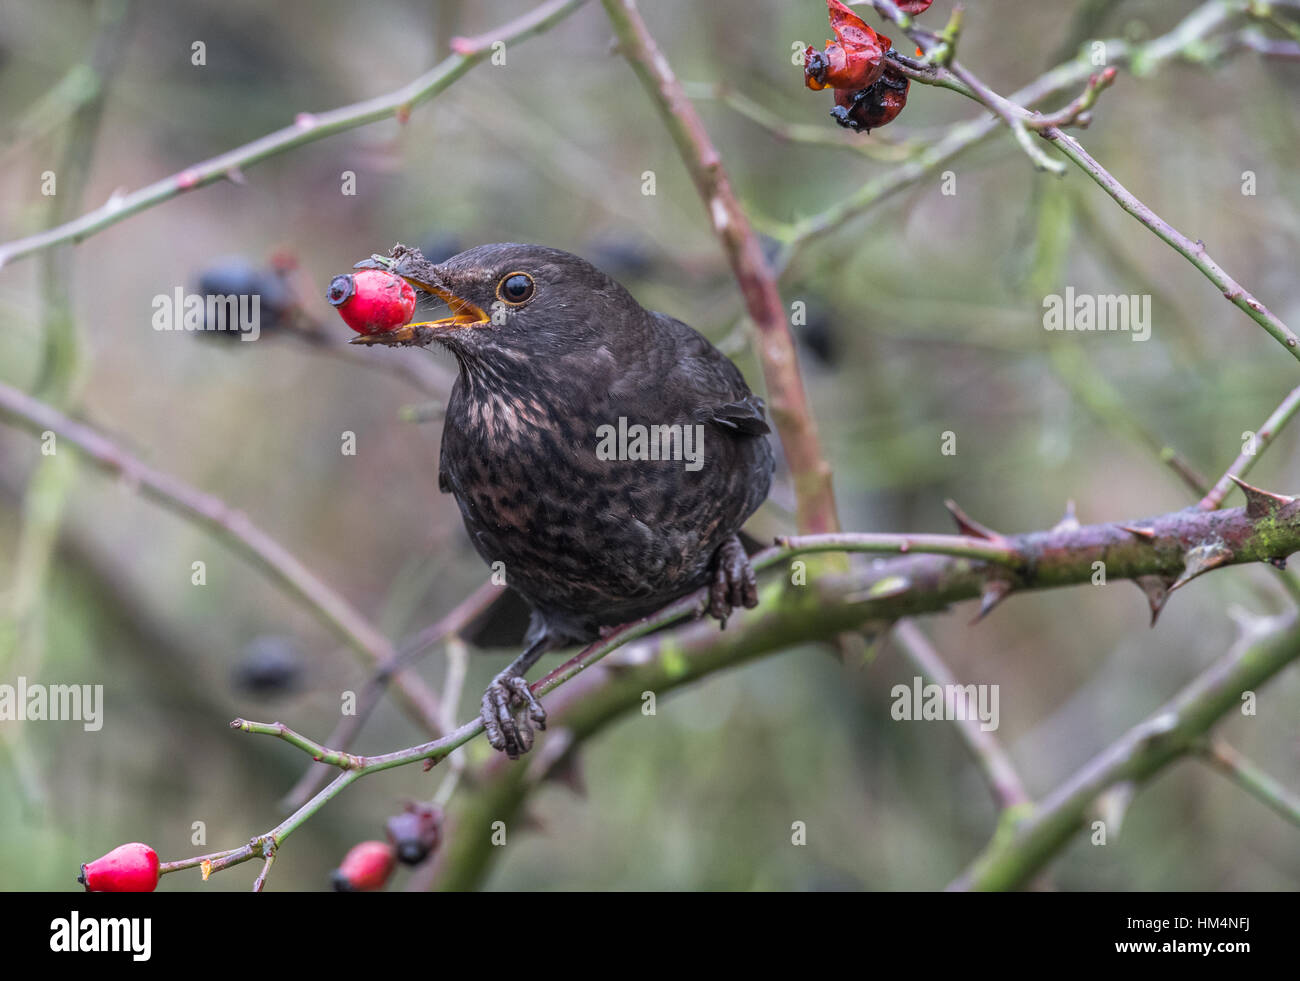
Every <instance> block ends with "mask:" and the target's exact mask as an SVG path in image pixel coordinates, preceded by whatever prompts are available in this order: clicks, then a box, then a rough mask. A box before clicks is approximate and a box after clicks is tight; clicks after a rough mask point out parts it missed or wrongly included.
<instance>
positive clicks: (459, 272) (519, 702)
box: [354, 244, 773, 759]
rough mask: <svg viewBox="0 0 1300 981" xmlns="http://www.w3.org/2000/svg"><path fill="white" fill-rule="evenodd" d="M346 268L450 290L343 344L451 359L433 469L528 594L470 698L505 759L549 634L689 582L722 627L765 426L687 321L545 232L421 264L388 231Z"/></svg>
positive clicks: (664, 595) (760, 483) (744, 585)
mask: <svg viewBox="0 0 1300 981" xmlns="http://www.w3.org/2000/svg"><path fill="white" fill-rule="evenodd" d="M357 267H358V268H379V269H388V270H389V271H391V272H392V273H394V274H396V275H398V276H400V277H401V278H403V279H405V280H406V281H407V282H408V283H409V284H410V285H411V286H413V287H415V288H416V289H417V290H422V291H424V292H425V293H428V294H432V295H433V296H435V297H438V298H440V299H441V300H443V301H444V302H445V303H446V304H447V306H448V308H449V312H450V315H449V316H447V317H445V318H443V319H441V320H434V321H428V322H423V323H417V324H407V325H405V326H402V327H400V328H398V329H397V330H394V331H389V332H385V333H375V334H370V335H366V336H362V337H358V338H356V339H354V343H362V344H382V345H398V346H412V345H414V346H422V347H423V346H429V345H430V344H439V345H441V346H442V347H445V348H446V349H447V350H449V351H450V352H451V353H452V354H453V355H455V357H456V360H457V362H458V363H459V367H460V373H459V377H458V378H457V380H456V383H455V386H454V387H453V389H452V392H451V397H450V400H449V401H448V404H447V412H446V422H445V428H444V430H443V435H442V454H441V459H440V462H439V466H438V486H439V487H440V489H442V490H443V491H445V492H449V493H451V494H452V495H453V496H454V497H455V498H456V503H457V504H458V505H459V506H460V511H461V515H462V517H463V518H464V521H465V528H466V530H467V531H468V532H469V537H470V540H471V541H472V542H473V543H474V547H475V549H477V550H478V553H479V555H481V556H482V557H483V558H484V559H485V560H486V561H487V562H488V563H489V564H494V563H498V562H499V563H503V568H504V571H505V575H506V579H507V581H508V583H509V584H510V585H511V586H513V587H514V588H515V589H516V590H517V591H518V592H519V593H520V594H521V595H522V596H523V597H524V598H525V599H526V600H527V601H528V603H529V605H530V606H531V608H532V617H531V621H530V625H529V631H528V636H527V639H526V649H525V650H524V652H523V654H522V655H520V656H519V657H518V658H517V659H516V660H515V661H514V662H513V663H512V664H511V665H510V666H509V667H508V668H506V670H505V671H503V672H501V674H499V675H498V676H497V677H496V678H495V679H494V680H493V682H492V684H491V685H490V686H489V687H488V689H487V691H486V692H485V693H484V696H483V703H482V713H483V723H484V727H485V729H486V731H487V735H488V739H489V741H490V742H491V744H492V745H493V746H494V747H495V748H496V749H498V750H502V751H504V752H505V753H507V754H508V755H509V756H510V757H511V758H512V759H514V758H517V757H518V756H519V755H520V754H521V753H525V752H527V751H528V749H529V748H530V747H531V746H532V743H533V730H532V725H531V724H530V723H535V724H536V725H537V726H538V727H539V728H543V729H544V728H545V723H546V713H545V710H544V709H543V708H542V706H541V704H540V703H539V702H538V700H537V698H536V697H535V696H534V695H533V693H532V692H531V691H530V690H529V687H528V683H527V682H526V681H525V680H524V675H525V673H526V672H527V671H528V669H529V668H530V667H531V666H532V665H533V664H534V663H535V662H536V661H537V659H538V658H539V657H540V656H541V655H542V654H543V653H545V652H546V651H547V650H550V649H552V648H555V647H560V646H564V645H566V644H570V643H579V644H585V643H589V642H591V641H593V640H595V639H597V638H598V637H599V636H600V634H601V632H602V630H603V629H605V628H609V627H613V626H616V625H619V624H623V623H627V622H629V621H631V620H635V619H637V618H639V617H642V616H645V615H647V614H650V613H653V612H655V611H656V610H658V609H660V608H661V607H663V606H665V605H666V604H668V603H669V602H671V601H672V600H674V599H677V598H678V597H681V596H683V595H685V594H686V593H688V592H691V591H693V590H695V589H698V588H700V587H702V586H709V587H710V593H709V604H708V611H709V613H710V614H711V615H712V616H714V617H717V618H718V619H719V620H721V621H722V622H723V625H724V626H725V624H726V618H727V616H728V615H729V614H730V613H731V611H732V609H733V608H735V607H740V606H745V607H752V606H754V605H756V604H757V602H758V595H757V587H756V582H755V578H754V572H753V569H752V568H751V567H750V564H749V560H748V558H747V557H746V555H745V550H744V548H743V547H742V545H741V543H740V540H739V539H738V537H737V532H738V531H739V529H740V526H741V524H742V523H743V522H744V521H745V519H746V518H748V517H749V515H750V514H752V513H753V512H754V510H755V509H756V508H757V507H758V506H759V504H761V503H762V502H763V500H764V498H766V497H767V493H768V488H769V486H770V484H771V479H772V467H773V456H772V449H771V446H770V445H769V443H768V440H767V433H768V431H769V430H768V425H767V422H766V420H765V419H764V406H763V401H762V399H759V398H757V397H756V396H754V395H753V394H752V393H751V392H750V390H749V388H748V386H747V385H746V384H745V380H744V378H743V377H742V376H741V373H740V371H739V370H738V369H737V368H736V366H735V365H734V364H732V363H731V361H729V360H728V359H727V357H726V356H725V355H723V354H722V353H721V352H720V351H718V350H717V348H715V347H714V346H713V345H712V344H710V343H709V342H708V341H707V340H706V339H705V338H704V337H703V336H701V335H700V334H699V333H697V332H696V331H695V330H693V329H692V328H691V327H688V326H687V325H686V324H684V323H682V322H681V321H679V320H674V319H673V318H672V317H668V316H665V315H664V314H661V313H652V312H650V311H648V310H645V309H644V308H642V307H641V305H640V304H638V303H637V301H636V300H635V299H633V298H632V296H631V294H630V293H628V292H627V290H625V289H624V288H623V287H622V286H620V285H619V284H618V283H617V282H615V281H614V280H613V279H611V278H610V277H609V276H607V275H605V274H604V273H602V272H601V271H600V270H599V269H597V268H595V267H594V266H592V265H591V264H589V263H587V262H586V261H584V260H583V259H580V258H578V257H577V256H574V255H570V254H569V253H567V252H561V251H559V250H558V249H549V248H543V247H541V246H537V245H515V244H498V245H483V246H479V247H478V248H474V249H470V250H469V251H467V252H462V253H460V254H459V255H456V256H453V257H451V258H450V259H447V260H446V261H445V262H442V263H439V264H436V265H435V264H433V263H430V262H429V261H428V260H427V259H426V258H425V257H424V256H423V255H422V254H421V253H420V252H419V251H418V250H415V249H408V248H406V247H404V246H400V245H399V246H396V247H395V248H394V249H393V251H392V252H391V254H390V255H389V256H388V257H379V256H375V257H372V258H371V259H369V260H366V261H364V262H361V263H358V264H357ZM494 567H495V566H494ZM497 568H500V567H497Z"/></svg>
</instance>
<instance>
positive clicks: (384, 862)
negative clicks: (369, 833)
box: [330, 841, 394, 892]
mask: <svg viewBox="0 0 1300 981" xmlns="http://www.w3.org/2000/svg"><path fill="white" fill-rule="evenodd" d="M393 858H394V856H393V846H392V845H390V844H389V843H388V842H386V841H362V842H359V843H358V844H355V845H353V846H352V847H351V848H350V849H348V853H347V854H346V855H344V856H343V861H342V862H340V863H339V867H338V868H337V869H335V870H334V871H333V873H331V875H330V878H331V880H332V881H333V883H334V888H335V889H336V890H337V891H339V892H371V891H373V890H375V889H382V888H383V887H384V883H385V882H387V881H388V877H389V876H390V875H392V874H393V864H394V862H393Z"/></svg>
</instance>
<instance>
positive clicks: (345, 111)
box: [0, 0, 585, 267]
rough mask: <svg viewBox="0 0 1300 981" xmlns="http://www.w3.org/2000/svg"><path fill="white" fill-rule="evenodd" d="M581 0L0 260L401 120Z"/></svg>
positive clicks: (555, 5)
mask: <svg viewBox="0 0 1300 981" xmlns="http://www.w3.org/2000/svg"><path fill="white" fill-rule="evenodd" d="M584 2H585V0H548V2H546V3H543V4H540V5H538V6H537V7H535V8H533V9H532V10H531V11H529V12H528V13H527V14H524V15H523V16H522V17H518V18H516V19H515V20H512V21H510V22H509V23H506V24H503V25H502V26H501V27H500V28H498V29H497V30H496V31H493V32H490V33H488V34H484V35H481V36H480V37H477V38H455V39H453V42H452V50H453V52H454V53H453V54H452V55H450V56H449V57H448V58H446V59H445V60H443V61H442V62H440V63H439V64H438V65H436V66H435V67H434V68H432V69H430V70H429V71H427V72H425V73H424V74H423V75H421V76H419V77H418V78H416V79H414V80H413V81H411V82H409V83H407V84H406V85H404V86H402V87H401V88H400V89H397V90H396V91H394V92H390V93H388V94H387V95H380V96H376V97H375V98H373V99H366V100H365V101H363V102H355V103H353V104H352V105H348V106H343V107H341V108H338V109H331V110H329V111H327V112H322V113H302V114H300V115H299V116H298V118H297V119H296V120H295V121H294V123H293V125H291V126H286V127H284V128H283V129H279V130H276V131H275V132H274V133H269V134H267V135H266V136H263V137H261V138H260V139H257V140H254V141H253V142H251V143H246V144H244V145H243V146H241V147H236V148H235V149H233V150H228V151H227V152H225V153H222V154H219V155H218V156H215V157H212V158H210V159H208V160H204V161H202V162H200V163H196V164H192V165H190V166H189V167H186V168H185V169H184V170H182V171H180V172H179V173H176V174H172V175H171V176H170V177H164V178H163V179H162V180H159V181H155V182H154V183H152V184H149V185H148V186H146V187H142V188H140V189H139V190H137V191H132V192H130V193H129V194H123V195H114V196H113V197H111V198H109V200H108V201H107V202H106V203H105V204H104V205H103V206H101V207H99V208H96V209H95V210H94V211H91V212H88V213H86V214H84V215H82V216H81V217H80V218H77V219H75V220H73V221H69V222H66V223H65V224H62V225H57V226H55V227H54V228H51V229H49V230H47V231H44V232H39V233H38V234H36V235H30V236H28V237H26V238H22V239H17V240H15V241H13V242H9V243H7V244H4V245H0V267H2V266H5V265H7V264H8V263H9V262H12V261H13V260H14V259H17V258H20V257H22V256H25V255H30V254H32V253H33V252H39V251H40V250H41V249H47V248H49V247H50V246H52V245H57V244H59V243H61V242H81V241H83V240H85V239H86V238H88V237H90V236H91V235H94V234H95V233H96V232H100V231H103V230H104V229H105V228H108V227H109V226H110V225H115V224H117V223H118V222H119V221H121V220H122V219H124V218H128V217H130V216H131V215H133V214H136V213H137V212H140V211H144V210H145V209H147V208H152V207H153V206H154V205H157V204H161V203H162V202H163V201H167V200H169V199H171V198H174V197H177V196H178V195H180V194H183V193H185V192H186V191H193V190H195V189H196V188H200V187H205V186H207V185H208V184H213V183H216V182H217V181H219V180H223V179H225V178H227V177H228V176H230V175H231V174H234V173H239V172H242V171H245V170H247V169H248V168H249V167H251V166H252V165H253V164H256V163H260V162H261V161H263V160H266V159H268V158H269V157H273V156H276V155H277V154H280V153H284V152H285V151H286V150H292V149H293V148H295V147H299V146H303V145H304V144H307V143H313V142H315V141H316V140H319V139H323V138H325V137H327V136H333V135H334V134H335V133H342V132H346V131H347V130H350V129H355V128H356V127H358V126H364V125H366V124H367V123H373V122H378V121H379V120H382V119H391V118H396V119H398V120H399V121H404V120H405V119H406V118H407V117H408V116H409V115H410V112H411V110H412V109H414V108H415V107H416V106H418V105H420V104H421V103H423V102H426V101H428V100H429V99H432V98H433V97H434V96H435V95H437V94H438V93H439V92H441V91H442V90H443V89H445V88H447V87H448V86H449V85H451V83H452V82H454V81H456V80H457V79H458V78H460V77H461V76H462V75H464V74H465V73H466V72H467V71H469V70H470V69H471V68H473V67H474V66H475V65H476V64H478V63H479V62H480V61H482V60H483V59H484V58H486V57H488V56H489V55H490V54H491V53H492V44H493V43H495V42H497V41H504V42H506V43H507V44H508V43H511V42H515V41H521V40H523V39H525V38H528V37H531V36H533V35H535V34H540V33H542V32H543V31H546V30H547V29H549V28H550V27H552V26H554V25H555V24H556V23H558V22H559V21H561V20H563V19H564V18H565V17H567V16H568V15H569V14H571V13H573V11H574V10H576V9H577V8H578V7H580V6H582V4H583V3H584Z"/></svg>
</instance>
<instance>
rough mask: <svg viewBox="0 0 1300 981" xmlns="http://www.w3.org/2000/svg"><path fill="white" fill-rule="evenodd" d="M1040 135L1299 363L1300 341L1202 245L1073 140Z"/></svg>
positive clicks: (1059, 135) (1061, 135) (1065, 136)
mask: <svg viewBox="0 0 1300 981" xmlns="http://www.w3.org/2000/svg"><path fill="white" fill-rule="evenodd" d="M1042 136H1043V138H1044V139H1048V140H1051V141H1052V142H1054V143H1055V144H1056V145H1057V147H1058V148H1059V149H1060V150H1061V152H1062V153H1064V154H1065V155H1066V156H1067V157H1069V158H1070V159H1071V160H1072V161H1074V163H1075V164H1077V165H1078V166H1079V168H1080V169H1082V170H1083V171H1084V173H1086V174H1087V175H1088V176H1089V177H1091V178H1092V179H1093V180H1094V181H1095V182H1096V183H1097V185H1098V186H1099V187H1100V188H1101V189H1102V190H1104V191H1105V192H1106V193H1107V194H1109V195H1110V196H1111V197H1112V198H1114V199H1115V201H1116V202H1117V203H1118V204H1119V206H1120V207H1121V208H1123V209H1124V210H1125V211H1127V212H1128V213H1129V214H1130V215H1132V216H1133V217H1134V218H1136V219H1137V220H1138V221H1139V222H1141V223H1142V224H1143V225H1145V226H1146V227H1147V228H1148V229H1150V230H1151V231H1152V232H1154V233H1155V235H1156V236H1157V237H1158V238H1160V239H1161V240H1162V241H1163V242H1165V243H1166V244H1168V245H1169V246H1171V247H1172V248H1173V249H1174V251H1176V252H1178V253H1179V254H1180V255H1182V256H1183V257H1184V258H1186V259H1187V261H1188V262H1190V263H1191V264H1192V265H1194V266H1195V267H1196V268H1197V269H1199V270H1200V271H1201V273H1202V274H1203V275H1204V276H1205V278H1206V279H1208V280H1209V281H1210V282H1212V283H1213V284H1214V285H1215V286H1216V287H1218V289H1219V291H1220V292H1221V293H1222V294H1223V296H1224V299H1226V300H1227V301H1228V302H1229V303H1231V304H1232V305H1233V306H1235V307H1237V309H1239V310H1241V311H1242V312H1244V313H1245V314H1246V316H1248V317H1250V319H1251V320H1253V321H1255V323H1257V324H1259V325H1260V326H1261V327H1263V328H1264V329H1265V330H1266V331H1268V333H1269V335H1270V336H1271V337H1273V339H1274V340H1276V341H1277V342H1278V343H1279V344H1281V345H1282V346H1283V347H1285V348H1286V349H1287V352H1288V353H1289V354H1290V355H1291V356H1292V357H1293V358H1296V359H1297V360H1300V338H1298V337H1296V334H1295V332H1294V331H1292V330H1291V328H1290V327H1288V326H1287V325H1286V324H1284V323H1283V322H1282V321H1281V320H1280V319H1278V318H1277V317H1276V316H1275V315H1274V314H1273V313H1272V312H1270V311H1269V309H1268V308H1267V307H1266V306H1264V304H1263V303H1261V302H1260V301H1259V300H1257V299H1256V298H1255V297H1254V295H1252V294H1251V293H1250V292H1249V291H1248V290H1246V289H1245V287H1243V286H1242V285H1241V284H1240V283H1238V282H1237V281H1236V280H1235V279H1233V278H1232V277H1231V276H1229V275H1228V273H1227V271H1226V270H1224V268H1223V267H1222V266H1220V265H1219V264H1218V263H1217V262H1215V261H1214V259H1213V258H1212V257H1211V256H1210V254H1209V252H1207V251H1206V249H1205V243H1204V242H1201V241H1196V242H1193V241H1192V240H1191V239H1189V238H1188V237H1187V236H1186V235H1184V234H1183V233H1182V232H1180V231H1178V229H1176V228H1174V227H1173V226H1172V225H1170V224H1169V223H1168V222H1166V221H1165V220H1164V219H1163V218H1161V217H1160V216H1159V215H1157V214H1156V213H1155V212H1154V211H1152V210H1151V209H1150V208H1149V207H1147V206H1146V205H1145V204H1143V203H1142V202H1141V201H1140V200H1139V199H1138V198H1137V197H1136V196H1134V195H1133V194H1132V193H1131V192H1130V191H1129V190H1128V188H1126V187H1124V185H1123V184H1121V183H1120V182H1119V181H1118V180H1117V179H1116V178H1115V177H1114V175H1112V174H1111V173H1110V172H1109V171H1107V170H1106V168H1104V167H1102V165H1101V164H1099V163H1097V161H1096V160H1094V159H1093V158H1092V156H1091V155H1090V154H1089V153H1088V151H1087V150H1085V149H1084V148H1083V147H1082V146H1081V145H1080V143H1079V141H1078V140H1076V139H1075V138H1074V137H1072V136H1070V135H1068V134H1066V133H1064V132H1062V131H1061V130H1059V129H1047V130H1044V131H1043V133H1042Z"/></svg>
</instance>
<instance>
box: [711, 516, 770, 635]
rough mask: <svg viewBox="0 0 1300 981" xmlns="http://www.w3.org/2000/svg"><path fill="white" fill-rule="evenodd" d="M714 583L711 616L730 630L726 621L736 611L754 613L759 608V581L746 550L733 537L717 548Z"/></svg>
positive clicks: (738, 540) (714, 559)
mask: <svg viewBox="0 0 1300 981" xmlns="http://www.w3.org/2000/svg"><path fill="white" fill-rule="evenodd" d="M713 561H714V567H713V582H712V584H711V585H710V586H709V616H711V617H715V618H717V619H718V620H720V621H721V622H722V628H723V629H724V630H725V629H726V627H727V617H729V616H731V611H732V610H734V609H735V608H736V607H739V606H743V607H745V608H746V609H752V608H753V607H755V606H758V577H757V576H755V575H754V567H753V566H752V565H750V564H749V556H748V555H746V554H745V546H743V545H741V544H740V539H739V538H737V537H736V536H735V535H732V536H731V537H730V538H729V539H727V541H725V542H723V543H722V545H721V546H720V547H719V548H718V552H717V554H716V555H715V556H714V557H713Z"/></svg>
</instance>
